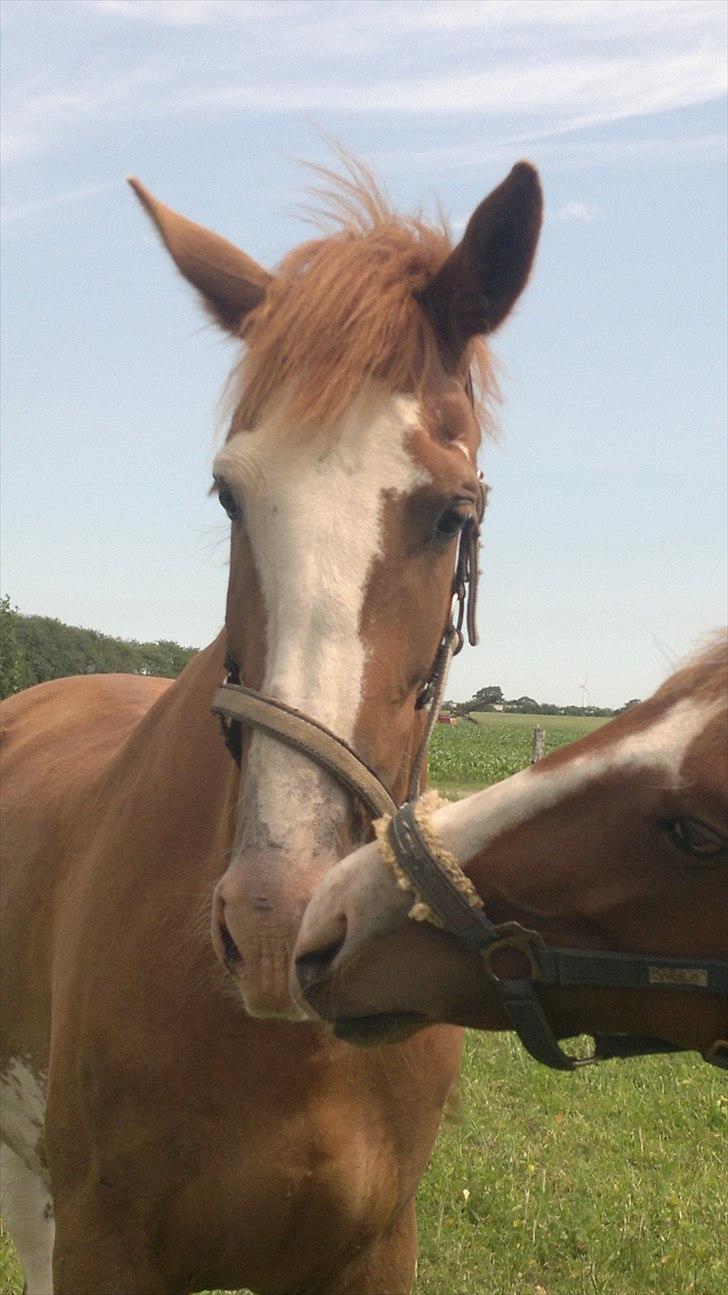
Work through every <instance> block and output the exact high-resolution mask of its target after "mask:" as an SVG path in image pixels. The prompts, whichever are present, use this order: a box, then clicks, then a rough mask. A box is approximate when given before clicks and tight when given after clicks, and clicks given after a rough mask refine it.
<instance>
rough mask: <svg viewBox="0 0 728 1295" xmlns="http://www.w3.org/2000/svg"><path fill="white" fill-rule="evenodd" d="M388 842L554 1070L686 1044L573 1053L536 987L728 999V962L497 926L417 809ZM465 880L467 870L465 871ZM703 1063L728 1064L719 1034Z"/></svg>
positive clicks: (641, 1039) (614, 1043)
mask: <svg viewBox="0 0 728 1295" xmlns="http://www.w3.org/2000/svg"><path fill="white" fill-rule="evenodd" d="M387 843H388V845H389V847H390V848H391V850H392V853H393V855H394V858H395V861H396V863H397V865H398V867H399V868H400V869H401V870H402V872H403V873H404V874H405V876H406V877H407V879H408V880H409V882H410V883H411V885H412V886H413V888H414V891H415V893H416V895H417V896H418V898H419V899H420V900H421V901H423V902H424V903H425V904H426V905H427V906H428V907H429V908H430V909H431V910H432V912H433V913H434V914H435V917H436V918H437V919H438V921H439V922H440V923H442V926H443V927H444V929H445V930H446V931H448V932H449V933H450V934H451V935H455V936H457V938H458V939H459V940H460V941H461V942H462V943H463V944H464V945H465V946H466V947H467V948H468V949H470V950H472V951H473V952H475V953H479V954H480V956H481V957H482V958H483V961H484V963H485V969H486V972H487V974H488V976H489V978H490V980H491V982H492V983H493V985H494V986H495V988H496V990H497V992H498V994H499V997H500V1001H501V1005H502V1007H503V1009H504V1011H505V1013H506V1015H507V1016H508V1018H509V1019H510V1021H511V1023H512V1025H513V1028H514V1029H515V1031H516V1033H517V1034H518V1037H519V1039H520V1040H521V1043H522V1044H523V1046H524V1048H525V1049H526V1051H527V1052H529V1053H530V1054H531V1056H532V1057H534V1058H535V1059H536V1061H540V1062H542V1063H543V1064H544V1065H546V1066H550V1067H551V1068H552V1069H553V1070H577V1069H579V1068H580V1067H581V1066H587V1065H591V1064H592V1063H593V1062H595V1061H605V1060H607V1059H608V1058H610V1057H632V1056H644V1055H646V1054H649V1053H654V1052H682V1051H686V1049H683V1048H681V1047H680V1046H679V1045H677V1044H671V1043H667V1042H665V1041H664V1040H662V1039H656V1038H651V1037H646V1036H641V1035H634V1036H632V1035H625V1034H596V1035H595V1036H594V1038H595V1045H596V1046H595V1050H594V1053H593V1055H592V1056H590V1057H573V1056H570V1055H569V1054H568V1053H566V1052H564V1051H563V1049H562V1048H561V1047H560V1046H559V1042H558V1040H557V1037H556V1035H555V1034H554V1032H553V1030H552V1028H551V1026H550V1025H549V1023H548V1020H547V1019H546V1016H545V1013H544V1010H543V1006H542V1004H541V1001H540V998H539V994H538V987H539V986H540V985H561V986H574V987H593V988H600V989H602V988H619V989H622V988H654V987H661V988H671V989H680V990H681V991H682V990H686V991H688V992H690V993H703V994H720V995H722V996H723V997H725V998H728V962H727V961H724V960H721V959H718V958H672V957H663V956H662V955H659V954H651V953H647V954H645V953H611V952H607V951H604V952H602V951H598V952H590V951H589V950H586V949H552V948H550V947H549V946H548V945H547V944H545V943H544V941H543V939H542V937H541V936H540V935H539V934H538V932H537V931H531V930H529V929H528V928H526V927H524V926H521V925H520V923H519V922H502V923H500V924H498V925H496V924H495V923H494V922H491V921H490V919H489V918H488V917H486V915H485V913H484V912H483V910H482V908H481V907H476V906H474V905H473V902H472V900H471V899H469V898H468V897H467V891H466V888H465V887H463V888H461V887H460V886H459V885H458V877H457V876H455V877H453V876H452V875H451V873H450V871H448V870H446V869H445V868H444V867H443V865H442V864H441V862H440V860H439V859H438V857H437V853H436V852H435V851H433V850H432V849H431V847H430V844H429V843H428V841H427V840H426V839H425V835H424V834H423V832H422V831H421V829H420V826H419V824H418V822H417V818H416V813H415V806H414V805H412V804H407V805H403V806H402V808H401V809H399V810H398V811H397V813H396V814H395V815H394V816H393V818H392V820H391V823H390V824H389V829H388V833H387ZM459 872H460V873H461V874H462V876H463V879H464V878H465V874H464V873H463V870H462V869H461V868H460V869H459ZM704 1060H705V1061H709V1062H711V1063H712V1064H713V1065H715V1066H719V1067H721V1068H722V1069H728V1039H717V1040H716V1041H715V1042H714V1043H713V1044H712V1046H711V1047H710V1048H709V1049H708V1051H707V1052H706V1053H705V1054H704Z"/></svg>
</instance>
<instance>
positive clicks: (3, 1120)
mask: <svg viewBox="0 0 728 1295" xmlns="http://www.w3.org/2000/svg"><path fill="white" fill-rule="evenodd" d="M46 1080H47V1076H46V1075H45V1074H43V1073H40V1074H36V1073H35V1071H34V1070H33V1069H32V1068H31V1066H30V1063H29V1062H28V1061H27V1060H23V1059H21V1058H20V1057H13V1058H11V1060H10V1063H9V1065H8V1066H7V1068H6V1069H5V1070H4V1071H3V1074H2V1075H1V1076H0V1137H2V1141H3V1142H5V1143H6V1144H7V1145H8V1146H9V1147H12V1149H13V1151H14V1152H15V1154H16V1155H18V1156H20V1158H21V1159H22V1160H23V1161H24V1162H25V1164H26V1165H28V1167H29V1168H30V1169H31V1170H32V1172H33V1173H35V1174H38V1175H39V1176H40V1177H41V1178H43V1177H45V1176H46V1173H47V1170H46V1167H45V1159H44V1154H43V1139H44V1135H45V1086H46Z"/></svg>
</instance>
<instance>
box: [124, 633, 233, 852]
mask: <svg viewBox="0 0 728 1295" xmlns="http://www.w3.org/2000/svg"><path fill="white" fill-rule="evenodd" d="M224 657H225V634H224V631H223V632H222V633H221V634H220V635H218V637H217V638H216V639H215V640H214V642H212V643H211V644H210V645H209V646H208V647H206V648H203V649H202V650H201V651H200V652H198V654H197V655H196V656H195V657H193V659H192V660H191V661H190V663H189V665H188V666H187V667H186V668H185V669H184V670H183V672H182V674H181V675H180V676H179V677H178V678H177V679H176V680H175V681H174V682H173V683H172V684H170V686H169V688H167V689H166V690H165V692H164V693H162V695H161V696H160V697H158V698H157V700H156V701H155V702H154V704H153V705H152V706H151V707H150V709H149V710H148V711H147V713H146V714H145V716H144V718H143V719H142V720H141V721H140V723H139V724H138V725H137V727H136V728H135V729H134V731H133V732H132V734H131V735H130V737H129V738H128V739H127V741H126V742H125V743H124V746H123V748H122V750H121V751H120V752H119V757H118V760H117V762H116V765H115V768H114V771H113V775H112V776H113V777H114V779H115V780H116V779H118V778H119V777H121V778H123V777H124V776H125V775H126V776H130V777H131V778H133V779H134V778H136V779H139V782H140V786H143V788H144V790H145V792H146V795H147V796H148V797H150V798H151V800H152V803H156V804H157V805H159V806H160V807H162V806H164V807H167V806H168V807H170V810H171V812H175V811H176V812H180V813H182V814H183V816H184V820H185V822H186V823H195V822H199V824H200V827H201V830H202V831H204V832H207V833H208V834H209V833H210V832H211V830H212V829H214V833H215V835H216V836H217V837H219V838H220V844H221V845H222V844H223V842H226V843H227V844H229V841H230V840H231V839H232V831H233V822H234V806H235V804H236V801H237V798H238V796H239V781H240V775H239V772H238V768H237V766H236V764H235V762H234V761H233V760H232V758H231V756H230V754H229V752H228V751H227V749H226V747H225V743H224V741H223V738H222V735H221V732H220V724H219V721H218V719H217V716H215V715H213V714H212V712H211V710H210V706H211V702H212V698H213V696H214V693H215V689H216V688H217V687H218V685H219V684H220V682H221V681H222V678H223V676H224V673H225V667H224Z"/></svg>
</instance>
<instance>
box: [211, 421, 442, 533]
mask: <svg viewBox="0 0 728 1295" xmlns="http://www.w3.org/2000/svg"><path fill="white" fill-rule="evenodd" d="M423 422H424V417H423V411H422V409H421V406H420V403H419V402H418V401H417V400H415V399H414V398H412V397H408V396H392V397H387V398H386V399H383V400H379V401H376V402H373V401H371V400H369V401H365V400H362V401H361V402H358V403H357V405H355V406H354V407H353V408H352V409H351V410H350V411H349V413H348V414H347V415H346V416H345V417H344V418H342V419H341V420H340V422H339V423H338V424H337V426H336V427H335V428H333V429H331V431H330V432H329V433H328V434H326V435H317V434H316V433H315V432H314V433H312V434H306V433H304V434H303V435H298V436H297V435H296V433H295V429H289V428H286V427H285V426H284V427H281V426H280V425H277V422H276V419H275V417H272V418H271V419H270V420H268V421H266V422H264V423H263V424H262V425H261V426H260V427H258V428H256V429H254V430H252V431H241V432H238V433H236V434H235V436H233V437H232V438H231V440H230V441H229V442H228V443H227V445H225V446H224V448H223V449H222V450H221V451H220V453H219V454H218V455H217V457H216V459H215V463H214V467H213V471H214V472H215V475H220V476H224V477H231V478H232V480H233V484H237V485H238V486H239V487H241V488H242V489H243V490H244V492H245V496H246V502H247V504H248V507H249V509H250V511H251V513H258V514H262V515H263V517H265V516H266V511H265V510H266V509H268V508H269V507H270V506H271V505H273V506H275V505H276V504H277V503H280V504H282V505H283V506H284V507H285V508H286V509H287V510H293V511H292V512H290V511H287V512H286V513H285V514H274V516H276V518H277V521H278V523H279V524H281V525H285V523H286V521H287V520H295V521H297V520H298V513H299V512H300V511H305V510H306V507H307V504H308V503H309V502H313V500H314V499H315V500H319V499H326V498H330V499H331V502H332V505H333V508H332V512H333V513H340V512H341V509H342V507H343V506H345V504H346V503H347V502H348V501H354V502H357V503H360V504H362V505H366V503H367V502H368V503H369V505H370V507H372V508H374V509H376V510H378V506H379V497H380V496H381V494H382V493H383V492H384V491H385V490H386V491H389V492H391V493H395V494H409V493H411V492H413V491H414V490H416V489H417V488H418V486H422V485H425V484H426V483H427V482H428V481H429V480H430V479H431V472H430V470H429V468H428V467H426V466H425V464H424V463H423V462H422V461H421V457H420V456H418V454H417V448H416V444H415V437H414V435H413V434H414V433H415V432H416V431H417V430H418V429H422V427H423ZM257 520H258V521H260V517H258V519H257ZM318 521H319V523H321V522H323V521H324V518H323V517H319V518H318Z"/></svg>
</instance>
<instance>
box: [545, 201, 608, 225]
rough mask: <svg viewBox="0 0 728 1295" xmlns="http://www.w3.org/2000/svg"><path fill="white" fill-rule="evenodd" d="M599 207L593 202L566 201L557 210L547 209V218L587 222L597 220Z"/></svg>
mask: <svg viewBox="0 0 728 1295" xmlns="http://www.w3.org/2000/svg"><path fill="white" fill-rule="evenodd" d="M598 215H599V208H598V207H596V206H595V205H594V203H593V202H565V203H564V205H563V207H557V208H556V210H555V211H550V210H548V208H547V210H546V218H547V220H582V221H586V222H587V223H589V222H591V221H593V220H596V218H597V216H598Z"/></svg>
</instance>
